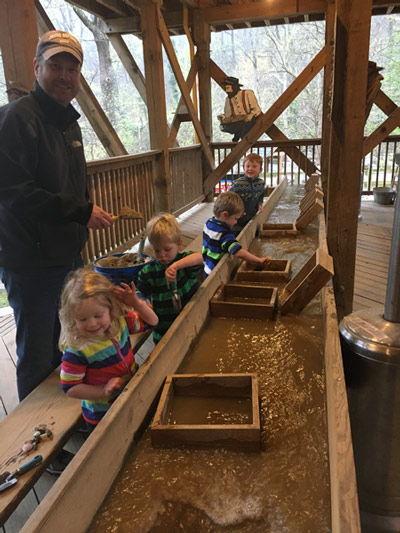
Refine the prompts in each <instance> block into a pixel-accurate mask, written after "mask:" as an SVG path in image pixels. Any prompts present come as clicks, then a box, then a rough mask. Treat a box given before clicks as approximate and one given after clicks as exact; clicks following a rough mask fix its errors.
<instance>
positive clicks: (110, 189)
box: [84, 136, 400, 262]
mask: <svg viewBox="0 0 400 533" xmlns="http://www.w3.org/2000/svg"><path fill="white" fill-rule="evenodd" d="M234 146H235V145H233V144H232V143H230V142H227V143H213V144H212V148H213V150H214V157H215V164H216V166H218V165H219V163H220V162H221V161H222V160H223V159H224V158H225V157H226V156H227V155H228V154H229V153H230V152H231V151H232V149H233V147H234ZM398 150H399V151H400V136H391V137H387V138H386V139H385V140H384V141H383V142H382V143H381V144H380V145H379V146H377V147H376V148H374V150H373V151H372V152H371V153H370V154H368V155H367V156H366V157H365V158H364V160H363V163H362V173H363V191H362V192H363V194H372V189H373V188H374V187H377V186H387V185H389V186H390V185H391V184H392V181H393V180H394V178H395V177H396V176H397V173H398V165H397V164H396V163H395V157H394V155H395V154H396V153H397V151H398ZM250 151H252V152H256V153H258V154H259V155H261V157H262V158H263V160H264V165H263V170H262V173H261V177H262V178H263V179H264V181H265V185H266V186H270V187H275V186H276V185H277V184H278V183H279V182H280V181H281V177H282V176H286V178H287V179H288V182H289V183H292V184H294V183H296V184H300V183H304V181H305V179H306V176H307V175H309V174H310V173H311V172H312V168H313V167H314V166H315V167H317V168H320V152H321V139H296V140H293V141H286V142H279V143H277V142H273V141H260V142H258V143H256V144H255V145H254V146H253V148H252V149H251V150H249V152H248V153H250ZM294 151H298V152H300V153H301V154H303V156H306V157H307V158H308V160H309V161H310V162H311V163H310V164H303V165H302V168H300V166H299V165H297V164H296V163H295V161H294V159H293V158H292V157H290V156H289V155H288V154H293V152H294ZM158 157H160V152H157V151H153V152H148V153H145V154H140V155H135V156H121V157H112V158H109V159H103V160H99V161H92V162H90V163H88V175H89V191H90V198H91V200H92V201H93V202H94V203H96V204H97V205H99V206H101V207H103V208H104V209H106V210H107V211H109V212H110V213H115V214H117V213H118V212H119V210H120V208H121V207H122V206H124V205H129V206H130V207H132V208H134V209H136V210H137V211H140V212H141V213H143V216H144V218H143V220H138V221H136V220H135V221H127V220H124V221H122V220H118V221H117V222H116V223H115V224H113V225H112V226H111V227H110V228H107V229H106V230H101V231H89V240H88V243H87V245H86V247H85V250H84V259H85V261H86V262H90V261H93V260H94V259H97V258H98V257H101V256H102V255H104V254H106V253H109V252H113V253H118V252H122V251H125V250H127V249H129V248H130V247H132V246H133V245H134V244H136V243H137V242H138V241H139V238H140V235H141V233H142V232H143V230H144V229H145V227H146V224H147V222H148V220H149V219H150V218H151V217H152V216H153V215H154V214H155V207H154V177H155V173H156V168H157V158H158ZM244 157H245V156H243V157H242V158H241V159H240V161H239V162H238V163H236V164H235V165H234V167H233V168H232V170H231V171H230V172H228V173H227V175H226V176H225V177H224V178H223V179H222V180H221V181H220V182H219V184H218V185H217V187H216V188H215V193H216V194H218V192H220V191H221V190H227V189H229V187H230V183H231V180H232V179H233V178H235V177H236V176H238V175H239V174H240V173H241V172H243V168H242V167H243V159H244ZM303 163H304V158H303ZM310 165H311V166H310ZM170 169H171V178H172V186H171V188H172V212H173V213H174V214H175V215H178V214H180V213H183V212H184V211H186V210H188V209H189V208H190V207H192V206H193V205H195V204H196V203H198V202H200V201H201V200H202V199H203V198H204V191H203V185H202V183H203V182H202V167H201V148H200V146H199V145H196V146H190V147H188V148H174V149H171V150H170Z"/></svg>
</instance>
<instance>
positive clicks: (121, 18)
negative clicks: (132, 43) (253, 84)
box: [0, 0, 400, 318]
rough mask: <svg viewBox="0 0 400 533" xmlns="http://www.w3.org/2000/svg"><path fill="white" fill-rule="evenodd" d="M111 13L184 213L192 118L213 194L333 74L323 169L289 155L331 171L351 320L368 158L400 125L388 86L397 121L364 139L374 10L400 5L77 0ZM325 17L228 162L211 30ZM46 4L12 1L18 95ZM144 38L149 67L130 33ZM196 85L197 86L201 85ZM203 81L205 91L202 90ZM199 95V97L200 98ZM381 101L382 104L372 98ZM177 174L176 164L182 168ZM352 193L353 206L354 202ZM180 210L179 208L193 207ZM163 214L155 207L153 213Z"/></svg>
mask: <svg viewBox="0 0 400 533" xmlns="http://www.w3.org/2000/svg"><path fill="white" fill-rule="evenodd" d="M69 1H70V3H71V4H73V5H75V6H78V7H80V8H82V9H84V10H86V11H88V12H90V13H92V14H95V15H96V16H98V17H100V18H101V19H103V20H104V21H105V23H106V26H107V29H108V37H109V40H110V42H111V44H112V45H113V47H114V48H115V51H116V53H117V55H118V56H119V58H120V59H121V62H122V63H123V65H124V67H125V68H126V70H127V73H128V74H129V76H130V78H131V80H132V83H133V84H134V85H135V87H136V88H137V90H138V92H139V94H140V95H141V97H142V98H143V100H144V102H145V103H146V105H147V110H148V122H149V133H150V145H151V150H153V151H156V152H157V158H156V169H155V171H154V180H153V181H154V204H153V207H152V209H154V211H155V212H156V211H161V210H166V211H173V212H176V211H177V206H176V205H174V194H175V192H174V183H173V180H174V178H173V175H172V174H173V172H172V170H171V157H170V155H171V150H172V149H176V145H177V143H176V141H177V134H178V130H179V127H180V124H181V123H182V122H187V121H190V122H191V123H192V124H193V128H194V131H195V134H196V140H197V141H198V143H199V145H200V149H201V164H200V165H199V167H198V175H197V176H196V179H197V180H198V183H199V190H200V191H201V193H200V194H199V193H196V194H197V196H196V197H195V199H193V200H192V201H195V200H197V201H198V200H201V199H204V198H206V197H207V195H209V194H210V192H211V191H212V190H213V188H214V186H215V184H216V183H217V182H218V181H219V180H220V179H221V177H223V176H224V175H225V174H226V173H227V171H229V170H230V169H231V168H232V167H233V165H234V164H235V163H236V162H237V161H238V160H239V159H240V158H241V157H242V155H243V154H245V153H246V151H247V150H248V149H249V148H251V146H252V145H253V144H254V143H255V142H256V141H257V140H258V139H259V137H260V136H261V135H262V134H264V133H266V134H267V135H268V136H269V137H270V138H271V139H272V140H274V141H277V142H284V141H287V140H288V137H287V136H286V135H285V132H283V131H281V130H280V129H279V128H278V127H277V126H276V124H275V121H276V120H277V118H278V117H279V116H280V115H281V114H282V113H283V111H284V110H285V109H286V108H287V107H288V106H289V105H290V104H291V102H293V100H294V99H295V98H296V97H297V96H298V94H299V93H300V92H301V91H302V90H303V89H304V88H305V87H306V86H307V84H308V83H310V81H311V80H312V79H313V78H314V77H315V76H316V75H317V73H319V72H321V71H324V101H323V117H322V118H323V135H322V148H321V150H322V157H321V168H317V167H316V165H315V164H314V163H313V162H311V161H309V160H308V159H307V157H306V156H305V155H304V153H302V152H301V151H300V150H298V149H296V148H295V147H293V146H289V147H285V146H283V147H282V151H284V152H286V153H287V155H288V156H289V157H290V158H291V159H292V160H293V161H294V162H295V163H296V164H297V165H298V166H299V167H300V168H302V169H304V170H305V171H306V173H307V174H309V175H310V174H312V173H313V172H316V171H320V172H321V181H322V186H323V189H324V192H325V196H326V207H327V209H326V222H327V238H328V245H329V249H330V253H331V254H332V256H333V258H334V264H335V278H334V287H335V295H336V302H337V306H338V315H339V318H341V317H342V316H344V315H346V314H348V313H350V312H351V310H352V301H353V285H354V269H355V248H356V233H357V231H356V230H357V215H358V207H359V192H360V174H361V161H362V157H363V156H364V155H365V153H367V152H368V151H369V150H371V149H372V148H373V147H374V146H376V145H377V144H378V143H379V142H380V141H381V140H383V139H384V138H385V137H386V136H387V135H388V134H389V133H390V132H391V131H393V129H395V128H396V127H397V126H398V125H399V124H400V111H399V108H398V106H397V104H396V103H395V102H393V101H391V100H390V98H388V97H387V96H386V95H385V93H384V92H383V91H382V90H381V89H378V90H377V91H375V93H374V97H375V102H374V103H375V104H376V105H378V106H379V107H380V108H381V109H382V110H383V111H384V113H385V114H386V115H387V117H388V118H387V119H386V120H385V122H384V123H383V124H382V125H381V126H380V127H379V128H378V129H377V130H376V131H375V132H373V133H372V134H371V135H370V136H369V137H368V138H367V139H364V124H365V118H366V106H367V99H368V98H369V99H370V100H371V96H370V91H368V87H367V86H368V60H369V34H370V23H371V16H373V15H383V14H390V13H399V12H400V0H392V1H385V0H354V1H352V2H350V3H349V2H347V1H346V0H336V1H335V0H284V1H282V2H273V1H269V0H262V1H261V0H253V1H252V0H235V1H234V0H164V1H163V0H69ZM318 20H325V22H326V39H325V45H324V46H323V48H322V49H321V50H320V51H319V52H318V54H317V55H316V56H315V57H314V58H313V59H312V61H311V62H310V64H309V65H308V66H307V67H306V68H305V69H304V70H303V71H302V72H301V73H300V74H299V75H298V77H297V78H296V79H295V80H294V81H293V82H292V83H291V85H290V86H289V87H287V88H286V90H285V91H284V92H283V93H282V95H281V96H280V97H279V98H278V100H277V101H276V102H275V103H274V104H273V105H272V106H271V107H270V108H269V109H268V110H266V111H265V112H264V113H262V114H261V115H260V116H259V117H258V119H257V121H256V124H255V126H254V127H253V128H252V129H251V130H250V131H249V132H248V134H247V135H246V136H245V137H244V138H243V139H242V140H241V141H240V142H239V143H237V144H236V145H235V146H234V147H233V149H232V151H231V152H230V153H229V154H228V156H227V157H226V158H225V159H224V160H223V161H221V162H220V163H219V164H218V165H215V163H214V157H213V151H212V147H211V142H212V117H211V83H212V80H214V81H215V82H216V83H218V84H219V85H221V82H222V80H223V79H224V77H225V75H226V73H225V72H224V71H223V69H222V68H221V66H220V65H216V64H215V63H214V62H213V61H212V60H211V59H210V42H211V33H212V32H217V31H223V30H228V29H229V30H235V29H239V28H240V29H243V28H249V29H250V28H256V27H260V26H270V25H276V24H294V23H298V22H307V21H318ZM52 28H53V25H52V22H51V20H50V19H49V18H48V16H47V15H46V13H45V10H44V9H43V7H42V5H41V4H40V2H39V0H19V1H18V2H14V1H13V0H3V2H1V5H0V46H1V50H2V56H3V64H4V70H5V77H6V83H7V88H8V90H9V94H10V98H12V97H15V96H17V95H18V91H20V90H21V89H22V91H23V90H26V91H27V90H29V89H30V88H31V86H32V82H33V71H32V57H33V56H34V53H35V48H36V43H37V40H38V37H39V35H41V34H43V33H44V32H45V31H48V30H49V29H52ZM124 34H134V35H136V36H138V37H139V38H140V39H142V42H143V52H144V72H141V71H140V68H139V67H138V64H137V62H136V60H135V58H134V57H133V56H132V54H131V52H130V51H129V49H128V47H127V46H126V44H125V42H124V40H123V38H122V36H123V35H124ZM183 34H186V35H187V37H188V39H189V43H190V46H191V50H192V54H191V55H192V60H191V67H190V70H189V74H188V76H187V78H186V79H185V77H184V75H183V73H182V69H181V66H180V64H179V61H178V58H177V56H176V54H175V51H174V47H173V45H172V42H171V36H173V35H183ZM163 49H164V50H165V52H166V55H167V56H168V59H169V62H170V65H171V68H172V71H173V73H174V75H175V78H176V81H177V84H178V86H179V89H180V92H181V98H180V101H179V104H178V106H177V109H176V112H175V115H174V117H173V120H172V122H171V124H169V123H168V121H167V116H166V99H165V83H164V68H163V53H162V52H163ZM193 88H195V89H194V91H193ZM196 88H197V90H196ZM193 94H198V98H194V97H193ZM77 99H78V102H79V104H80V106H81V108H82V110H83V112H84V113H85V115H86V116H87V118H88V120H89V122H90V123H91V125H92V127H93V129H94V131H95V132H96V134H97V135H98V137H99V139H100V140H101V142H102V144H103V146H104V148H105V150H106V151H107V154H108V155H109V156H110V157H116V156H124V155H126V154H127V150H126V148H125V147H124V145H123V143H122V142H121V140H120V139H119V137H118V135H117V133H116V131H115V129H114V127H113V125H112V124H111V123H110V120H109V119H108V118H107V115H106V113H105V112H104V111H103V110H102V108H101V106H100V105H99V103H98V101H97V99H96V98H95V96H94V94H93V93H92V91H91V89H90V87H89V84H88V83H87V82H86V81H85V80H82V89H81V90H80V92H79V94H78V97H77ZM369 105H372V102H371V101H369ZM174 170H176V168H175V169H174ZM343 198H346V201H345V202H344V201H343ZM185 207H186V206H185V205H181V206H179V210H180V211H182V210H183V209H185ZM151 214H152V213H149V215H151Z"/></svg>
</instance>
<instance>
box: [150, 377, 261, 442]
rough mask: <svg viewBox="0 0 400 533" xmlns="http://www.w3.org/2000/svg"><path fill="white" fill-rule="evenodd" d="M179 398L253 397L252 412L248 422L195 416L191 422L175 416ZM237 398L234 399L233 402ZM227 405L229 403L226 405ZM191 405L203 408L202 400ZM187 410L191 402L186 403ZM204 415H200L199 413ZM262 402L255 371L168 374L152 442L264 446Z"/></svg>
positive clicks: (251, 399)
mask: <svg viewBox="0 0 400 533" xmlns="http://www.w3.org/2000/svg"><path fill="white" fill-rule="evenodd" d="M179 398H184V399H185V400H186V401H187V400H188V399H196V400H198V399H200V400H201V399H202V398H207V399H209V398H213V400H214V403H215V404H216V405H218V399H222V400H224V399H229V400H230V401H231V403H232V404H233V406H232V407H233V408H235V404H238V402H241V401H243V400H244V399H245V400H248V401H249V404H250V405H249V407H250V408H249V413H248V416H247V417H246V420H245V422H244V423H239V422H238V421H236V420H234V421H232V422H226V423H221V422H220V421H218V423H214V422H212V421H211V422H208V423H205V421H204V420H195V421H194V422H191V423H189V422H188V421H185V420H184V421H181V420H180V419H179V416H177V420H175V417H174V409H175V406H174V403H175V402H176V401H177V399H179ZM232 400H234V402H232ZM224 407H225V408H226V406H225V405H224ZM191 408H192V410H193V411H195V412H196V413H198V412H199V409H200V408H201V404H199V402H197V403H196V404H194V403H193V402H192V404H191ZM185 409H186V410H187V404H186V406H185ZM199 418H200V417H199ZM260 435H261V427H260V406H259V401H258V385H257V376H256V375H255V374H182V375H177V374H175V375H171V376H167V379H166V381H165V385H164V388H163V391H162V394H161V399H160V402H159V404H158V408H157V411H156V414H155V415H154V420H153V423H152V425H151V442H152V444H153V445H155V446H165V447H171V446H178V445H182V444H183V445H185V446H188V445H192V446H207V447H210V446H224V447H228V448H233V449H242V450H252V451H256V450H259V449H260Z"/></svg>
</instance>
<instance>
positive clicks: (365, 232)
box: [0, 200, 394, 533]
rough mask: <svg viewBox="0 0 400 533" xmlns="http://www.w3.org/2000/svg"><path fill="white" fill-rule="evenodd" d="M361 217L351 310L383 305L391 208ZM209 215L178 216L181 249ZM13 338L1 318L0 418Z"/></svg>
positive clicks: (25, 512) (11, 384)
mask: <svg viewBox="0 0 400 533" xmlns="http://www.w3.org/2000/svg"><path fill="white" fill-rule="evenodd" d="M361 214H362V220H361V221H360V223H359V228H358V236H357V258H356V273H355V289H354V310H358V309H362V308H365V307H376V306H377V305H383V304H384V301H385V293H386V283H387V274H388V263H389V255H390V243H391V234H392V226H393V215H394V207H393V206H380V205H377V204H376V203H374V202H373V201H371V200H363V201H362V210H361ZM211 215H212V204H201V205H200V206H197V207H196V208H193V209H192V210H190V211H189V212H188V213H186V214H185V215H183V216H181V217H180V219H179V221H180V224H181V228H182V235H183V247H186V246H187V245H188V244H189V243H190V242H191V241H192V240H193V239H195V238H196V237H197V236H198V235H200V234H201V231H202V228H203V224H204V221H205V220H206V219H207V218H208V217H209V216H211ZM145 251H147V252H149V251H150V250H149V249H147V250H145ZM14 337H15V326H14V320H13V317H12V315H11V314H6V315H3V316H1V315H0V369H1V371H0V419H1V418H3V417H4V416H6V414H7V413H9V412H11V410H12V409H13V408H14V407H15V406H16V405H17V403H18V398H17V390H16V380H15V363H16V353H15V339H14ZM151 342H152V341H151V340H148V341H146V343H145V344H144V345H143V347H142V348H141V349H140V350H139V351H138V352H137V358H138V359H139V362H141V361H143V360H144V359H145V357H146V356H147V354H148V353H149V350H151V348H152V344H151ZM78 440H79V439H78ZM77 446H79V443H78V442H76V441H75V442H74V441H72V442H71V443H70V444H69V449H70V450H71V451H74V448H75V447H77ZM53 483H54V478H52V477H51V476H49V475H48V474H44V475H43V476H42V477H41V479H40V480H39V481H38V483H37V484H36V485H35V489H33V490H32V491H31V492H30V493H29V494H28V496H27V497H26V498H25V499H24V501H23V502H22V503H21V504H20V506H19V507H18V508H17V510H16V511H15V512H14V514H13V515H12V517H11V518H10V519H9V520H8V521H7V522H6V524H5V526H4V527H3V528H1V530H0V531H2V532H3V533H16V532H18V531H19V530H20V529H21V527H22V525H23V524H24V522H25V521H26V519H27V518H28V517H29V515H30V514H31V513H32V512H33V510H34V508H35V507H36V505H37V504H38V502H39V501H40V500H41V499H42V498H43V497H44V495H45V494H46V492H47V491H48V490H49V488H50V486H51V485H52V484H53Z"/></svg>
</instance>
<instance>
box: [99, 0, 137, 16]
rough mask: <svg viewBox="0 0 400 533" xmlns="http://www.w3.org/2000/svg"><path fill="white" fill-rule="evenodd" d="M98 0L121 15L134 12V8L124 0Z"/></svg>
mask: <svg viewBox="0 0 400 533" xmlns="http://www.w3.org/2000/svg"><path fill="white" fill-rule="evenodd" d="M97 2H98V3H99V4H101V5H102V6H104V7H106V8H107V9H109V10H110V11H111V12H113V13H115V14H116V15H119V16H120V17H125V16H128V15H131V14H132V8H131V7H129V6H128V5H127V4H125V3H124V2H123V1H122V0H97Z"/></svg>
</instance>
